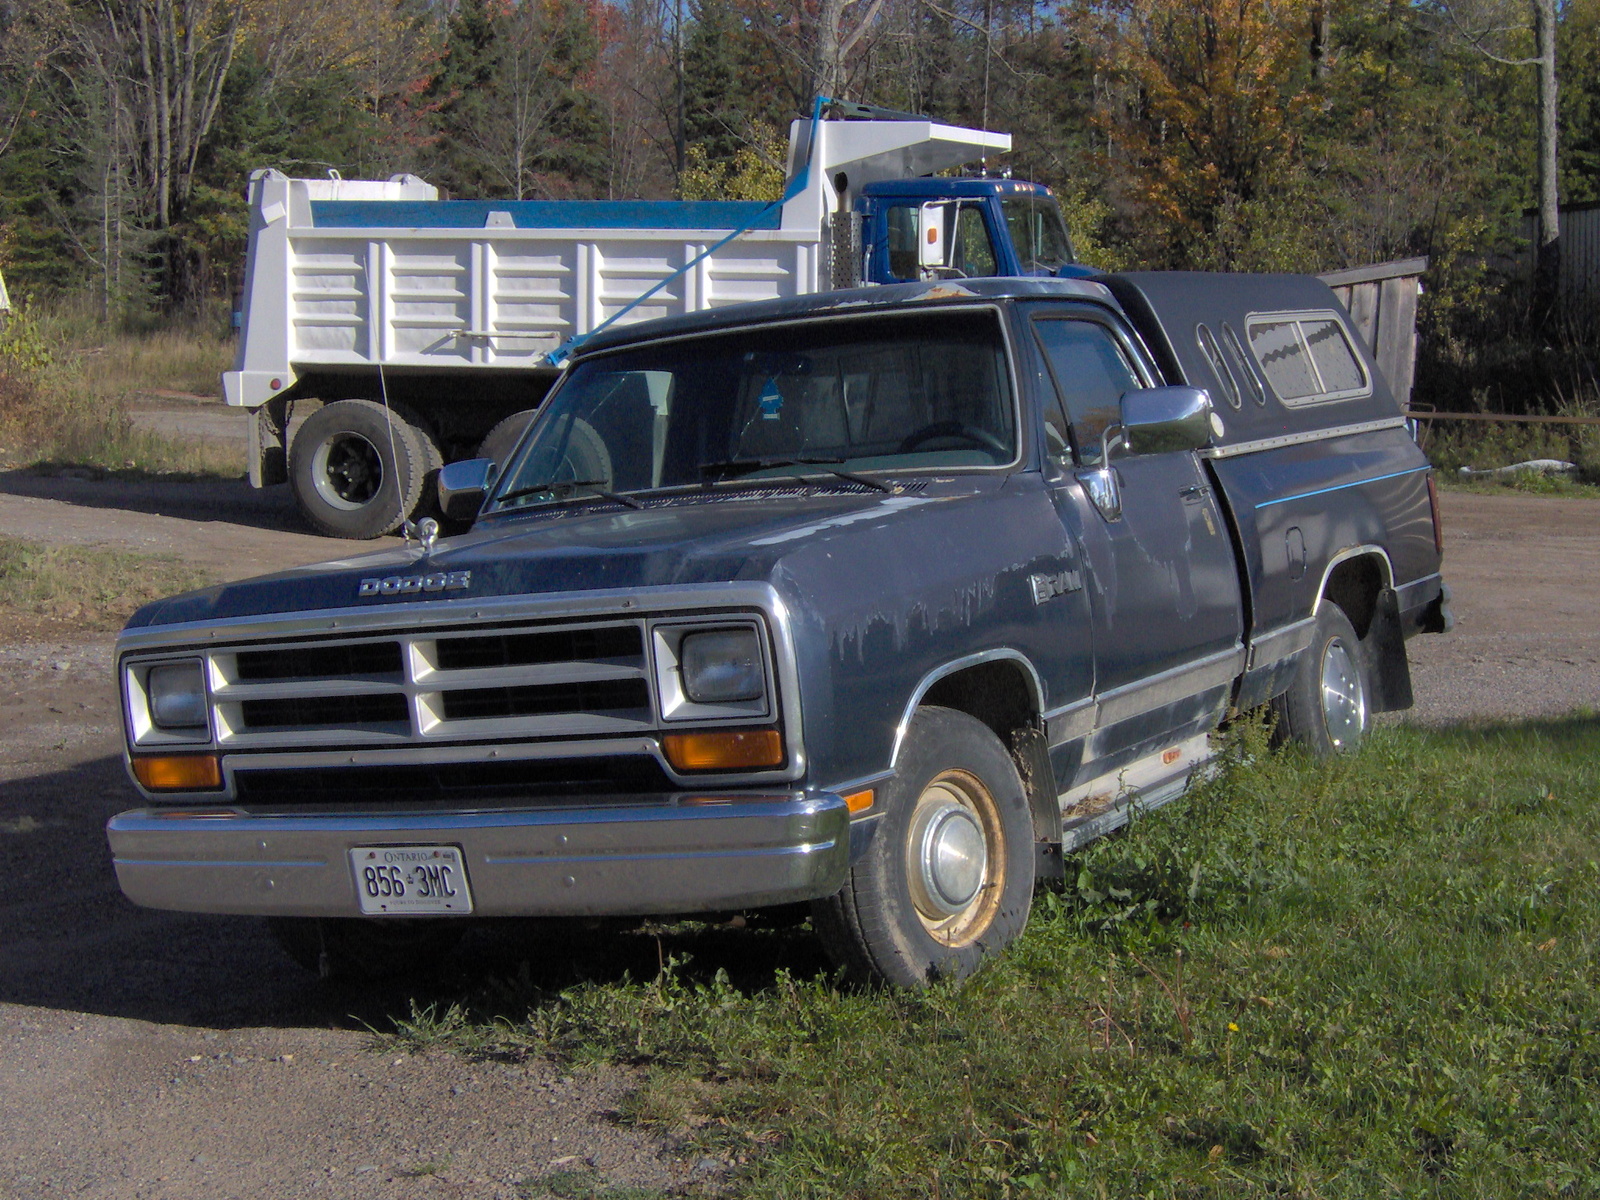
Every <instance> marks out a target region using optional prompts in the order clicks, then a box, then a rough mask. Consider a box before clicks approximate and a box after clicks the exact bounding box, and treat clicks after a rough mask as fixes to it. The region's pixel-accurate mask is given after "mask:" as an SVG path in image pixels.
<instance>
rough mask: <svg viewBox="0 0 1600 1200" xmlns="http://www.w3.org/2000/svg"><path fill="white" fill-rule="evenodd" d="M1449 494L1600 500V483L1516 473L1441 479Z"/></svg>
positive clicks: (1542, 474) (1538, 473)
mask: <svg viewBox="0 0 1600 1200" xmlns="http://www.w3.org/2000/svg"><path fill="white" fill-rule="evenodd" d="M1439 486H1440V487H1441V488H1442V489H1444V490H1445V491H1453V492H1472V493H1475V494H1477V495H1480V496H1500V495H1504V494H1505V493H1506V492H1517V493H1519V494H1521V495H1524V496H1558V497H1562V498H1565V499H1570V500H1600V483H1586V482H1584V481H1583V480H1582V479H1574V478H1572V477H1571V476H1567V475H1546V474H1544V473H1543V472H1540V471H1514V472H1512V473H1511V474H1510V475H1494V476H1488V477H1484V476H1480V477H1478V478H1472V477H1470V476H1461V475H1458V476H1453V477H1452V476H1440V477H1439Z"/></svg>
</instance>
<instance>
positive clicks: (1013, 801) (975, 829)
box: [812, 706, 1033, 988]
mask: <svg viewBox="0 0 1600 1200" xmlns="http://www.w3.org/2000/svg"><path fill="white" fill-rule="evenodd" d="M882 808H883V815H882V816H881V817H879V818H878V820H879V822H880V824H879V827H878V830H877V832H876V834H875V835H874V836H873V839H872V844H871V845H870V846H869V847H868V849H867V852H866V853H865V854H864V855H862V857H861V858H860V859H859V860H858V861H857V862H856V864H855V865H854V866H853V867H852V868H851V869H850V874H849V876H848V877H847V878H846V880H845V885H844V887H843V888H842V889H841V890H840V891H839V892H838V894H836V895H834V896H830V897H827V898H825V899H822V900H818V901H815V902H814V903H813V905H812V920H813V924H814V925H815V926H816V930H817V935H818V936H819V937H820V938H821V939H822V944H823V946H824V948H825V949H826V950H827V952H828V955H829V957H830V958H832V959H833V961H834V962H835V963H836V964H838V965H839V966H841V967H843V968H844V969H845V972H846V974H847V975H848V976H849V977H850V978H851V979H852V980H853V981H854V982H857V983H862V984H888V985H890V986H894V987H907V988H916V987H925V986H926V985H927V984H928V983H930V982H931V981H933V980H935V979H961V978H964V977H965V976H967V975H970V974H972V972H973V971H975V970H976V969H977V968H978V966H979V964H981V963H982V962H983V961H984V960H985V959H987V958H989V957H991V956H992V955H995V954H998V953H999V952H1000V951H1001V950H1003V949H1005V947H1006V946H1008V945H1010V944H1011V942H1012V941H1013V940H1014V939H1015V938H1016V936H1017V935H1018V934H1020V933H1021V932H1022V929H1023V926H1025V925H1026V924H1027V923H1028V910H1029V908H1030V906H1031V905H1032V903H1033V819H1032V816H1031V814H1030V812H1029V808H1028V797H1027V793H1026V792H1025V791H1024V789H1023V786H1022V780H1021V778H1020V777H1019V776H1018V774H1017V768H1016V764H1015V763H1014V762H1013V761H1012V759H1011V756H1010V755H1009V754H1008V753H1006V749H1005V747H1004V746H1003V745H1001V743H1000V739H999V738H997V737H996V736H995V735H994V733H993V732H991V731H990V729H989V728H988V726H986V725H984V724H983V723H982V722H981V721H978V720H977V719H975V718H973V717H969V716H968V715H967V714H966V713H962V712H957V711H955V710H953V709H948V708H936V707H931V706H930V707H925V708H922V709H919V710H918V712H917V714H916V716H915V717H914V718H913V719H912V721H911V728H910V729H909V730H908V731H907V732H906V739H905V743H904V744H903V745H902V746H901V749H900V761H899V763H898V765H897V767H896V773H895V778H894V779H893V780H892V781H891V782H890V783H889V784H888V785H887V786H885V787H884V788H883V791H882ZM975 850H976V851H979V852H978V853H975V852H974V851H975ZM936 851H945V852H946V853H943V854H941V853H936ZM975 862H976V866H975V865H974V864H975Z"/></svg>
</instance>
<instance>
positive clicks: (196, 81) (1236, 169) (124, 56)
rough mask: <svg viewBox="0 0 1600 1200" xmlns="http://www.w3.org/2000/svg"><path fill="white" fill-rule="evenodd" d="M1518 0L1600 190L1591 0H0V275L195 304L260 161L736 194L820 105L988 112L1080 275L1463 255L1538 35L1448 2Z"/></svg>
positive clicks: (1489, 216)
mask: <svg viewBox="0 0 1600 1200" xmlns="http://www.w3.org/2000/svg"><path fill="white" fill-rule="evenodd" d="M1540 5H1545V6H1550V12H1551V14H1552V15H1553V18H1554V21H1555V30H1554V41H1553V43H1552V44H1553V45H1554V46H1555V55H1556V57H1557V58H1558V59H1559V60H1561V61H1570V62H1571V63H1572V64H1573V70H1571V71H1568V72H1564V73H1563V74H1562V75H1561V76H1560V87H1561V90H1560V95H1559V112H1558V120H1559V124H1560V129H1561V137H1562V142H1563V145H1564V146H1565V147H1567V148H1568V149H1567V150H1566V153H1565V155H1564V157H1563V159H1562V164H1561V174H1560V184H1561V187H1562V188H1563V189H1564V192H1563V195H1562V197H1561V198H1562V199H1563V200H1586V199H1593V198H1596V197H1600V44H1597V43H1600V0H1559V3H1557V2H1555V0H1418V2H1417V3H1406V4H1397V3H1395V2H1394V0H1271V2H1270V3H1269V2H1268V0H1061V3H1060V4H1059V5H1056V4H1046V5H1040V4H1038V3H1035V2H1034V0H449V2H446V0H340V2H339V3H337V4H329V3H327V2H326V0H0V266H3V267H4V269H5V270H6V272H7V274H8V277H9V278H11V279H12V280H13V282H14V283H15V284H16V285H18V286H20V287H21V288H22V289H24V290H29V289H31V290H34V291H39V292H43V291H55V292H74V291H77V292H89V293H92V294H94V295H95V296H97V297H98V300H99V306H100V307H101V309H102V310H103V311H104V313H105V314H106V315H107V317H115V316H117V315H119V314H122V313H127V312H132V311H148V310H151V309H161V308H171V307H173V306H183V305H192V304H196V303H199V302H202V301H204V300H205V299H206V298H207V297H219V298H222V299H226V298H228V297H229V296H230V294H231V291H232V288H233V286H234V285H235V282H236V280H237V278H238V272H239V270H240V267H241V265H242V261H241V260H242V251H243V244H244V234H245V227H244V211H243V201H242V193H243V188H244V183H245V180H246V177H247V175H248V172H249V171H250V170H251V169H253V168H255V167H261V166H272V167H277V168H279V169H281V170H284V171H286V172H288V173H290V174H302V175H304V174H321V173H323V172H326V171H328V170H337V171H339V172H341V173H343V174H345V175H346V176H350V177H367V178H372V177H384V176H387V175H388V174H391V173H393V172H396V171H413V172H416V173H418V174H421V175H423V176H425V177H426V178H428V179H430V180H432V181H433V182H435V183H437V184H439V185H441V186H443V187H445V188H447V189H449V190H450V191H451V192H452V193H453V194H456V195H469V196H505V197H511V198H524V199H537V198H567V197H576V198H581V197H617V198H630V197H638V198H652V197H665V196H672V195H678V194H684V193H685V189H687V191H688V192H689V193H692V194H695V195H704V194H733V193H738V194H747V193H752V192H762V193H764V192H765V191H767V190H770V188H771V186H772V184H771V180H772V177H773V172H774V170H775V169H776V168H777V167H778V165H779V164H778V163H777V161H776V160H777V159H778V158H779V157H780V156H781V149H780V148H781V145H782V139H783V135H784V130H785V128H786V125H787V123H788V121H789V120H790V119H792V118H793V117H795V116H798V115H800V114H801V113H803V112H805V111H807V109H808V107H809V104H810V99H811V97H812V96H813V95H814V94H816V93H817V92H818V91H822V92H826V93H830V94H834V95H837V96H839V97H841V98H848V99H852V100H860V101H865V102H869V103H876V104H881V105H885V106H888V107H891V108H898V109H905V110H912V111H918V112H926V113H928V114H930V115H932V116H935V117H937V118H940V119H945V120H950V121H956V122H960V123H966V124H974V125H978V124H984V125H987V126H989V127H991V128H997V129H1005V130H1008V131H1010V132H1011V133H1012V134H1013V135H1014V137H1015V139H1016V148H1015V150H1014V151H1013V153H1012V154H1011V155H1010V156H1008V157H1007V159H1006V160H1005V161H1004V162H999V161H997V162H992V163H990V164H988V166H989V167H990V168H991V169H999V168H1011V169H1014V170H1016V171H1017V172H1018V173H1019V174H1022V175H1024V176H1027V177H1031V178H1035V179H1040V180H1042V181H1043V182H1046V183H1049V184H1051V185H1053V186H1055V187H1056V188H1057V189H1058V191H1059V192H1060V194H1061V195H1062V197H1063V201H1064V205H1065V207H1066V208H1067V211H1068V214H1069V218H1070V219H1071V221H1072V223H1073V228H1074V232H1075V234H1076V235H1077V236H1078V238H1079V241H1080V243H1081V244H1082V245H1083V246H1084V247H1085V248H1086V249H1087V250H1089V251H1090V252H1091V253H1095V254H1099V255H1100V256H1101V259H1102V261H1105V262H1107V263H1116V264H1134V263H1144V264H1148V265H1152V266H1178V267H1208V268H1210V267H1222V268H1237V269H1294V270H1310V269H1323V268H1332V267H1337V266H1343V265H1350V264H1353V263H1358V262H1363V261H1371V260H1374V259H1379V258H1385V257H1395V256H1400V255H1408V254H1414V253H1428V254H1432V255H1434V257H1435V259H1436V260H1438V261H1440V262H1445V261H1449V262H1465V261H1468V260H1469V259H1470V260H1471V261H1473V262H1476V263H1477V264H1479V266H1480V267H1482V266H1483V265H1484V264H1492V263H1493V262H1495V261H1498V260H1496V259H1495V258H1494V255H1495V253H1499V252H1502V251H1503V252H1510V251H1512V250H1514V246H1513V245H1512V243H1511V241H1510V236H1511V234H1512V233H1513V232H1514V227H1515V223H1516V217H1517V214H1518V213H1519V212H1520V210H1521V209H1522V208H1523V207H1524V206H1527V205H1530V204H1532V203H1533V202H1534V200H1535V197H1536V196H1537V195H1538V192H1537V191H1536V189H1535V182H1536V172H1535V170H1534V164H1535V162H1536V146H1537V141H1538V128H1539V122H1538V120H1537V119H1536V117H1537V95H1538V88H1537V82H1536V79H1535V73H1534V72H1532V71H1529V70H1527V69H1526V68H1521V67H1517V66H1513V65H1506V64H1505V63H1503V62H1501V61H1498V60H1500V59H1506V60H1511V61H1513V62H1514V61H1516V60H1518V59H1520V58H1529V57H1538V56H1539V55H1541V54H1543V53H1544V51H1543V50H1542V49H1541V48H1540V47H1542V46H1543V45H1544V44H1545V43H1540V45H1539V46H1535V45H1534V43H1533V26H1532V25H1531V24H1529V22H1528V20H1525V19H1523V20H1522V23H1521V25H1520V26H1519V27H1518V28H1511V27H1510V25H1514V24H1516V22H1510V24H1507V23H1506V22H1502V24H1507V27H1506V28H1505V29H1500V28H1499V27H1498V26H1496V27H1494V29H1493V30H1491V31H1490V32H1489V33H1485V32H1484V30H1486V29H1488V28H1489V27H1488V26H1485V25H1484V24H1483V22H1481V21H1478V18H1479V17H1481V16H1483V15H1484V14H1489V15H1493V14H1494V13H1501V14H1507V13H1509V14H1511V16H1513V17H1519V19H1521V18H1522V17H1523V16H1525V15H1526V14H1525V13H1524V10H1526V13H1528V14H1531V13H1532V12H1533V10H1534V8H1537V7H1538V6H1540ZM1530 6H1532V7H1530ZM1472 21H1478V24H1477V25H1471V28H1473V29H1475V30H1478V31H1479V35H1478V36H1479V41H1480V42H1482V45H1475V44H1473V42H1472V40H1471V39H1469V38H1466V37H1463V36H1462V35H1461V33H1460V29H1459V28H1457V26H1466V25H1470V24H1471V22H1472ZM1485 39H1488V40H1485ZM1484 46H1489V47H1490V48H1491V49H1493V51H1494V53H1493V55H1489V54H1485V53H1483V52H1482V49H1483V47H1484ZM1440 282H1441V283H1443V282H1446V281H1444V280H1443V279H1442V278H1441V280H1440Z"/></svg>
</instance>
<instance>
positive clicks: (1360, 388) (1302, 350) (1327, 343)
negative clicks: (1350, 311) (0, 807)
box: [1245, 309, 1372, 408]
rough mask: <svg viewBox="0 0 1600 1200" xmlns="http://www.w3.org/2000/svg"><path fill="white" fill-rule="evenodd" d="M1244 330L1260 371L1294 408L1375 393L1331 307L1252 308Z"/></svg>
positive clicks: (1358, 356)
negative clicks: (1264, 310) (1301, 309)
mask: <svg viewBox="0 0 1600 1200" xmlns="http://www.w3.org/2000/svg"><path fill="white" fill-rule="evenodd" d="M1245 334H1246V336H1247V337H1248V339H1249V342H1250V353H1251V354H1252V355H1253V356H1254V357H1255V360H1256V363H1257V364H1258V365H1259V366H1260V367H1261V373H1262V374H1263V375H1264V376H1265V377H1266V380H1267V382H1268V383H1269V384H1271V385H1272V390H1273V391H1274V392H1276V393H1277V395H1278V399H1280V400H1282V401H1283V403H1284V404H1285V405H1287V406H1288V407H1290V408H1299V407H1301V406H1302V405H1308V404H1324V403H1327V402H1329V401H1333V400H1351V399H1355V398H1356V397H1358V396H1368V395H1371V394H1372V380H1371V379H1370V378H1368V376H1367V371H1366V368H1365V367H1364V366H1363V365H1362V363H1361V356H1360V355H1359V354H1357V353H1356V348H1355V346H1354V344H1353V343H1352V341H1351V338H1350V333H1349V331H1348V330H1347V329H1346V328H1345V326H1344V322H1343V321H1342V320H1340V318H1339V315H1338V314H1337V313H1335V312H1334V311H1333V310H1331V309H1322V310H1317V311H1312V312H1283V313H1251V314H1250V315H1249V316H1248V317H1247V318H1245Z"/></svg>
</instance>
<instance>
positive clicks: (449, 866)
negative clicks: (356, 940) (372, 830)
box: [350, 846, 472, 917]
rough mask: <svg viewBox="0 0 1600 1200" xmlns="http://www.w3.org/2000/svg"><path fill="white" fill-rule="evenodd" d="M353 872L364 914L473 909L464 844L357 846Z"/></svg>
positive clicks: (407, 913) (411, 913)
mask: <svg viewBox="0 0 1600 1200" xmlns="http://www.w3.org/2000/svg"><path fill="white" fill-rule="evenodd" d="M350 869H351V871H352V872H354V874H355V878H356V899H357V900H358V901H359V902H360V904H361V912H362V915H363V916H369V917H383V916H402V917H410V916H416V915H418V914H427V913H456V914H461V913H470V912H471V911H472V891H471V889H470V888H469V887H468V886H467V866H466V864H465V863H464V862H462V861H461V848H460V847H459V846H357V847H355V848H354V849H353V850H351V851H350Z"/></svg>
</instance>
